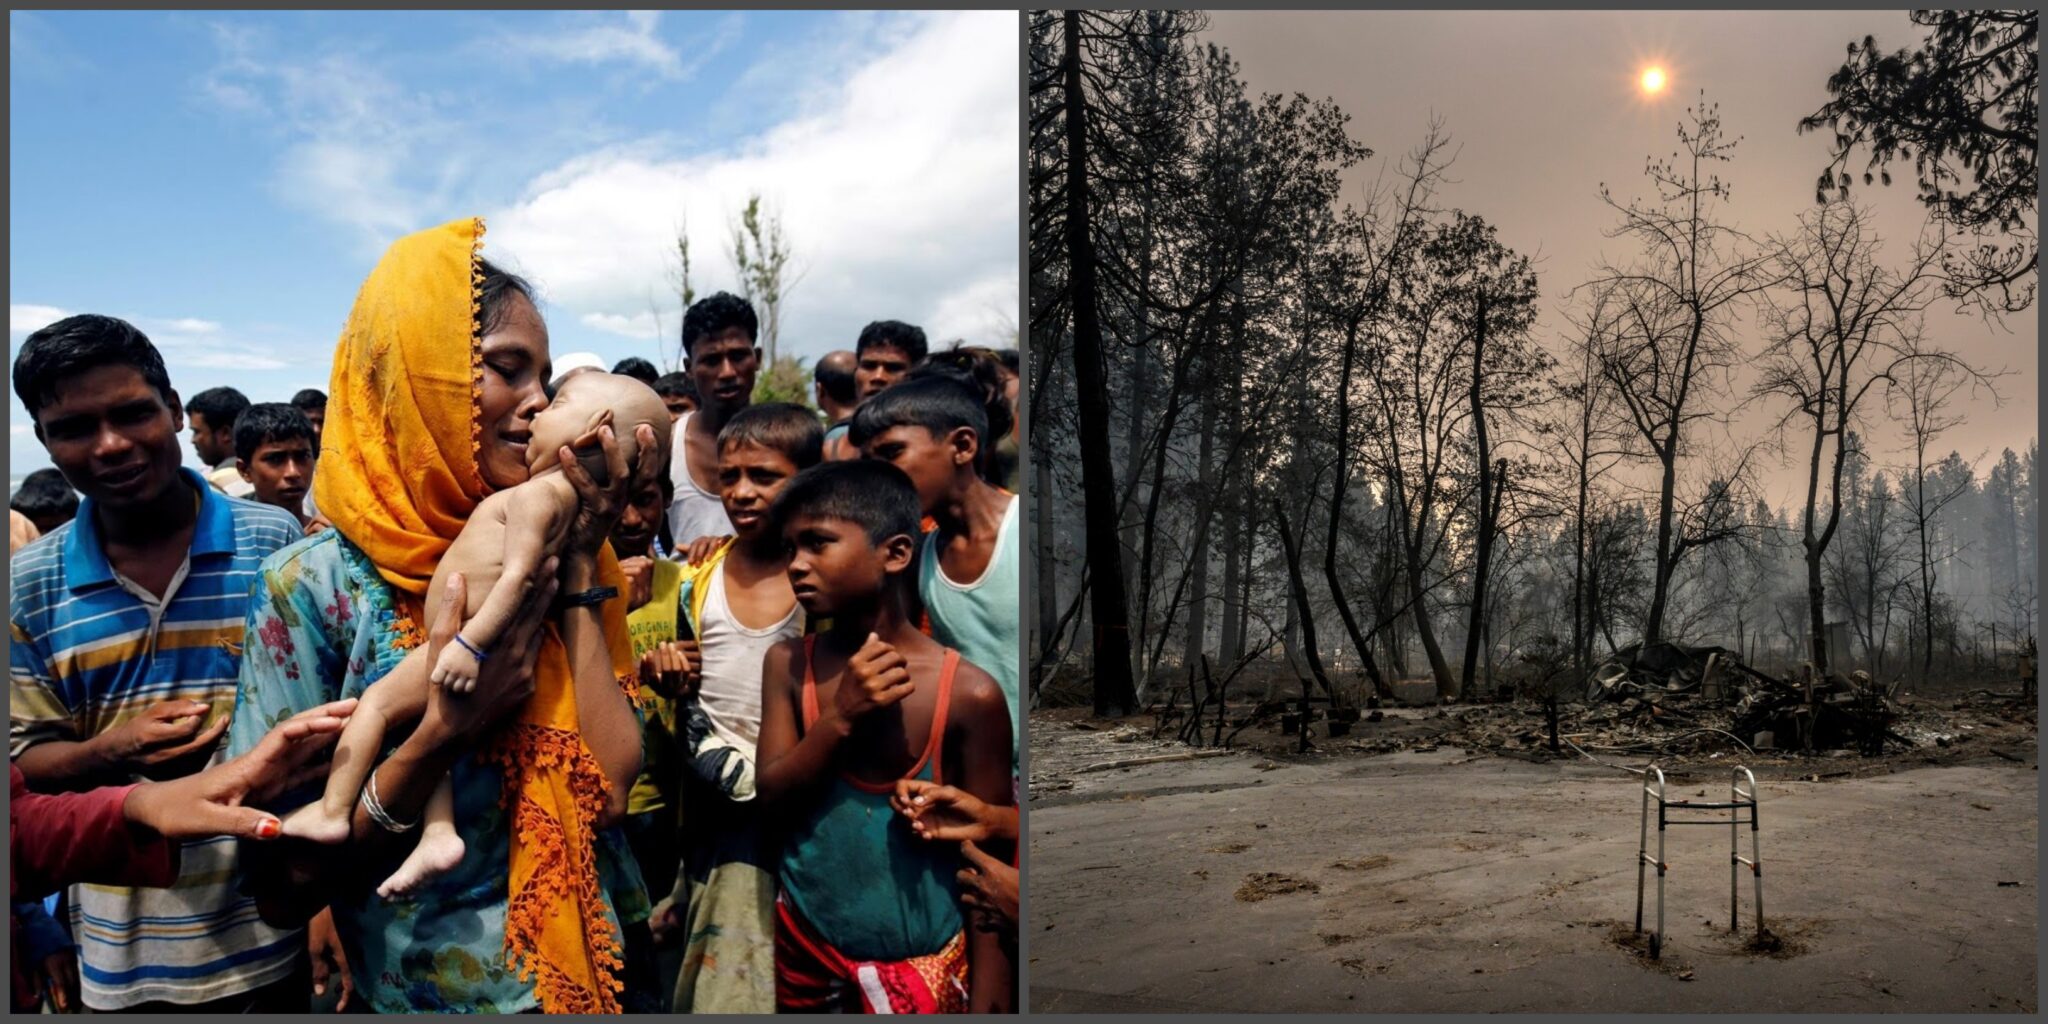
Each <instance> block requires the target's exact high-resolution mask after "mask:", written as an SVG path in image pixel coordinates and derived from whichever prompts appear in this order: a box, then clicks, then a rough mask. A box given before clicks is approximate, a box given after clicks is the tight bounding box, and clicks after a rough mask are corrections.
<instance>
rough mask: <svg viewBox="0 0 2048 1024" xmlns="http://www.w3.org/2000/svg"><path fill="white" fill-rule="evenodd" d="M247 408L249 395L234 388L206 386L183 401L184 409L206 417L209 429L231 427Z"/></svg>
mask: <svg viewBox="0 0 2048 1024" xmlns="http://www.w3.org/2000/svg"><path fill="white" fill-rule="evenodd" d="M248 409H249V396H247V395H244V394H242V393H241V392H240V391H236V390H235V389H234V388H228V387H220V388H207V389H206V390H204V391H201V392H200V393H198V394H196V395H193V396H192V397H191V398H189V399H187V400H186V401H185V411H186V412H187V413H194V414H197V415H200V416H204V417H206V426H207V429H209V430H220V429H222V428H223V427H225V428H229V429H232V428H233V427H234V425H235V420H236V419H237V418H239V417H240V416H241V415H242V413H244V412H247V411H248Z"/></svg>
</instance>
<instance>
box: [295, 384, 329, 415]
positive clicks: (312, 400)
mask: <svg viewBox="0 0 2048 1024" xmlns="http://www.w3.org/2000/svg"><path fill="white" fill-rule="evenodd" d="M292 408H294V409H297V410H298V411H300V412H312V411H313V410H315V409H325V408H327V393H326V392H324V391H322V390H320V389H319V388H307V389H306V390H304V391H301V392H299V393H298V394H296V395H293V396H292Z"/></svg>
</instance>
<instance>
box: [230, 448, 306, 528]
mask: <svg viewBox="0 0 2048 1024" xmlns="http://www.w3.org/2000/svg"><path fill="white" fill-rule="evenodd" d="M235 468H237V469H239V470H241V471H242V479H244V480H247V481H249V483H250V484H251V485H252V486H254V487H255V488H256V500H257V501H260V502H262V503H264V504H265V505H276V506H277V507H279V508H281V509H285V510H286V511H289V512H291V513H292V514H293V515H297V514H298V512H299V508H300V506H302V505H303V504H305V501H306V488H307V487H308V486H310V485H311V484H312V482H313V445H312V444H311V443H310V442H308V441H307V440H306V439H305V438H303V437H295V438H292V439H291V440H289V441H265V442H263V443H262V444H259V445H257V446H256V451H255V452H254V453H253V454H251V455H250V456H249V458H248V460H247V461H245V462H242V463H239V464H237V466H236V467H235Z"/></svg>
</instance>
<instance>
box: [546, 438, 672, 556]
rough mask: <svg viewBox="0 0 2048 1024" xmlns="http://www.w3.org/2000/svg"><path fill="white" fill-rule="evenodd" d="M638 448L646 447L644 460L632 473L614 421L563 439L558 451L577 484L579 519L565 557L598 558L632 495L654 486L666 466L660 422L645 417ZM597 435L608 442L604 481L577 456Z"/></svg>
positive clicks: (565, 472) (572, 483)
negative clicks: (650, 423) (656, 424)
mask: <svg viewBox="0 0 2048 1024" xmlns="http://www.w3.org/2000/svg"><path fill="white" fill-rule="evenodd" d="M633 440H634V445H635V447H634V451H637V452H639V453H640V459H639V465H638V466H637V467H636V468H635V469H634V470H633V471H632V473H631V474H630V475H629V474H628V473H627V471H626V454H625V453H624V452H622V451H620V450H619V441H618V438H617V437H614V436H613V435H612V428H611V425H610V424H606V425H605V426H602V427H599V428H597V431H596V433H595V435H594V436H592V435H585V436H584V437H579V438H577V439H576V441H575V442H574V443H573V444H569V445H563V446H562V449H561V451H559V452H557V453H556V455H557V457H559V458H560V459H561V460H562V475H563V476H564V477H567V478H568V480H569V484H570V486H572V487H574V488H576V521H575V522H574V523H572V524H570V526H569V538H568V543H567V544H566V545H564V547H563V557H565V558H567V559H569V560H571V561H572V562H573V561H577V560H591V561H594V560H595V559H596V558H597V552H598V549H599V548H602V547H603V546H604V542H605V540H606V539H607V538H609V537H610V536H611V535H612V527H613V526H614V525H616V524H617V523H618V521H619V514H620V513H622V512H624V511H625V510H626V503H627V502H628V501H630V500H631V499H632V496H633V495H635V494H638V493H640V492H642V491H644V490H646V489H647V488H649V487H652V486H654V483H655V480H656V477H657V475H658V474H659V473H660V472H661V471H662V469H663V468H664V467H663V460H661V459H659V458H656V457H655V456H656V455H657V454H658V452H659V449H658V448H657V447H656V445H657V443H658V442H657V439H656V438H655V434H654V428H653V427H651V426H648V425H647V424H645V423H642V424H640V425H639V426H638V427H636V428H634V433H633ZM593 441H595V442H596V443H597V444H599V445H602V446H603V448H604V464H605V470H606V473H605V475H606V477H608V479H607V480H606V481H605V482H604V483H603V484H599V483H598V482H597V481H596V480H593V479H591V477H590V474H589V473H586V472H584V470H583V466H582V464H580V463H578V462H577V461H576V452H575V449H577V448H582V447H587V446H589V445H590V444H591V442H593Z"/></svg>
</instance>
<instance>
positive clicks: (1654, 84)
mask: <svg viewBox="0 0 2048 1024" xmlns="http://www.w3.org/2000/svg"><path fill="white" fill-rule="evenodd" d="M1636 83H1637V84H1638V85H1640V86H1642V89H1643V95H1645V96H1655V95H1657V94H1658V93H1660V92H1663V91H1664V86H1665V85H1666V84H1667V82H1666V79H1665V75H1664V67H1663V65H1660V64H1652V65H1650V66H1649V67H1646V68H1644V69H1643V73H1642V75H1641V76H1639V77H1638V78H1637V79H1636Z"/></svg>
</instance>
